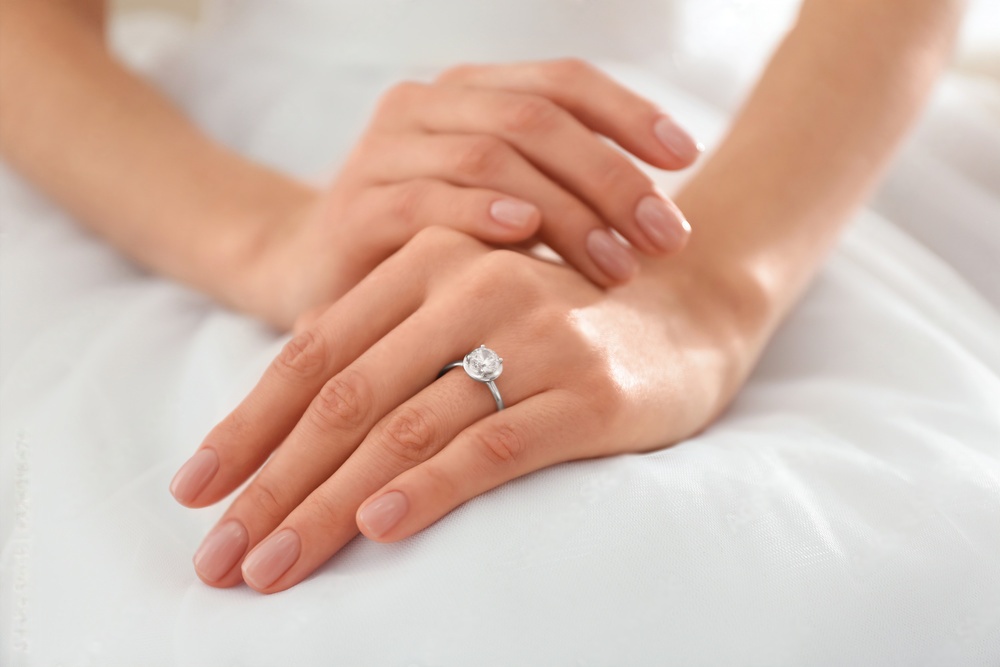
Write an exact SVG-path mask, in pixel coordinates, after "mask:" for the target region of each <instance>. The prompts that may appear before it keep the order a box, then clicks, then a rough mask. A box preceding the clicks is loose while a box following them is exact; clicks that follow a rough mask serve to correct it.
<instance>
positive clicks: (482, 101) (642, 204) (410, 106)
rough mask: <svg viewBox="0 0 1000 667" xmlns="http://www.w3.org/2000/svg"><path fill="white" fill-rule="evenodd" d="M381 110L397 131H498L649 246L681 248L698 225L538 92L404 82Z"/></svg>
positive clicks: (384, 124)
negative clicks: (405, 83)
mask: <svg viewBox="0 0 1000 667" xmlns="http://www.w3.org/2000/svg"><path fill="white" fill-rule="evenodd" d="M394 91H398V92H394V93H393V95H395V96H396V97H395V98H393V97H391V96H390V101H394V103H393V104H386V105H385V107H384V108H386V109H390V110H388V111H385V112H383V113H380V114H379V115H377V120H376V127H377V128H381V129H383V130H386V131H387V132H389V133H393V132H400V131H412V130H420V131H423V132H429V133H433V134H455V133H458V134H492V135H494V136H497V137H499V138H501V139H503V140H504V141H506V142H507V143H509V144H510V145H512V146H513V147H514V148H516V149H517V151H518V152H519V153H521V154H522V155H523V156H525V157H526V158H527V159H528V160H529V161H531V162H532V163H533V164H534V165H535V166H537V167H538V168H539V169H540V170H541V171H542V172H544V173H546V174H548V175H549V176H550V177H551V178H552V179H553V180H555V181H556V182H558V183H560V184H561V185H562V186H563V187H565V188H566V189H567V190H569V191H570V192H572V193H573V194H574V195H575V196H576V197H577V198H579V199H580V200H581V201H584V202H586V203H587V204H588V205H589V206H590V207H591V208H592V209H594V210H595V211H596V212H597V213H598V214H599V215H600V216H601V217H602V218H603V219H604V220H605V221H607V222H608V224H610V225H611V226H612V227H614V228H615V229H616V230H618V232H620V233H621V234H622V236H624V237H625V238H626V239H628V241H629V242H630V243H631V244H632V245H634V246H635V247H636V248H638V249H639V250H641V251H642V252H645V253H650V254H654V253H664V252H675V251H677V250H679V249H680V248H681V247H682V246H683V245H684V243H685V242H686V240H687V235H688V232H689V231H690V228H689V226H688V225H687V222H686V221H685V220H684V216H683V215H681V212H680V210H679V209H678V208H677V207H676V206H674V205H673V203H672V202H670V201H669V200H668V199H666V197H664V196H663V194H662V193H661V192H660V191H659V190H658V189H657V188H656V187H655V186H654V184H653V182H652V180H651V179H650V178H649V176H647V175H646V174H645V173H643V172H642V171H641V170H640V169H639V168H638V167H637V166H636V165H635V164H633V163H632V162H631V161H630V160H629V159H628V158H627V157H625V156H624V155H623V154H622V153H621V152H620V151H618V150H616V149H615V148H613V147H611V146H609V145H608V144H607V143H605V142H604V141H601V140H600V138H599V137H598V136H597V135H596V134H594V133H593V131H591V130H590V129H589V128H587V127H586V126H584V125H583V124H582V123H580V122H579V121H578V120H577V119H576V118H574V117H573V116H572V115H571V114H570V113H569V112H567V111H566V110H564V109H563V108H562V107H560V106H558V105H557V104H555V103H554V102H552V101H551V100H549V99H547V98H545V97H540V96H537V95H527V94H523V93H510V92H507V91H502V90H494V89H486V88H460V87H456V86H423V85H419V84H407V85H401V86H397V87H396V88H395V89H394Z"/></svg>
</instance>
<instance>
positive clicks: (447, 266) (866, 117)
mask: <svg viewBox="0 0 1000 667" xmlns="http://www.w3.org/2000/svg"><path fill="white" fill-rule="evenodd" d="M960 10H961V4H960V3H957V2H956V3H919V4H918V5H911V4H909V3H896V4H888V3H868V2H863V3H848V4H847V5H845V4H844V3H842V2H839V0H838V1H836V2H833V1H827V0H816V1H815V2H807V3H806V4H805V5H804V7H803V11H802V12H801V14H800V17H799V21H798V23H797V24H796V27H795V29H794V30H793V31H792V32H791V33H790V34H789V35H788V36H787V37H786V38H785V40H784V41H783V43H782V45H781V47H780V48H779V49H778V51H777V52H776V54H775V56H774V58H773V59H772V61H771V63H770V65H769V67H768V69H767V70H766V72H765V73H764V76H763V77H762V79H761V81H760V82H759V83H758V85H757V87H756V88H755V90H754V92H753V94H752V95H751V97H750V99H749V100H748V101H747V103H746V105H745V106H744V108H743V109H742V110H741V112H740V114H739V116H738V117H737V118H736V120H735V122H734V123H733V126H732V128H731V130H730V133H729V135H728V137H727V138H726V140H725V141H724V142H723V143H722V144H721V145H720V146H719V148H718V150H717V151H716V152H715V153H714V154H713V155H712V156H711V159H710V160H708V161H706V163H705V164H704V165H703V168H702V169H701V171H700V172H699V173H698V174H696V175H695V176H694V178H692V179H691V180H690V181H689V182H688V183H687V184H686V185H685V187H684V189H683V190H682V191H681V192H680V193H679V194H678V195H677V197H676V199H677V202H678V204H679V206H680V207H681V208H682V209H683V210H684V211H685V213H686V214H687V215H688V217H689V218H690V219H692V220H693V221H694V223H695V232H694V234H693V235H692V237H691V239H690V240H689V242H688V243H687V245H686V247H685V249H684V251H683V252H682V253H679V254H678V255H675V256H673V257H669V258H654V257H644V258H639V262H640V269H639V271H638V273H637V274H636V277H635V279H634V280H633V281H631V282H629V283H628V284H625V285H621V286H617V287H611V288H602V287H601V286H600V285H599V284H595V283H594V282H592V281H590V280H588V279H587V278H586V277H584V275H583V273H581V272H579V271H575V270H573V268H572V267H570V266H567V265H559V264H553V263H549V262H546V261H543V260H542V259H540V258H538V257H533V256H530V255H528V254H527V253H524V252H519V251H515V250H498V249H491V248H490V247H489V246H487V245H484V244H483V243H482V242H481V241H478V240H475V239H473V238H471V237H469V236H468V235H467V234H465V233H463V232H461V231H457V230H448V229H442V228H438V227H435V226H430V227H426V228H425V229H424V231H422V232H420V233H418V234H417V235H416V236H414V237H413V238H412V239H411V240H410V241H409V242H407V243H406V244H405V245H404V246H403V248H402V249H401V250H400V251H399V252H397V253H396V254H394V255H392V256H391V257H390V258H389V259H388V260H386V261H385V262H384V263H382V264H380V265H379V266H378V267H377V268H376V269H375V270H374V271H372V272H371V273H370V274H369V275H367V276H366V277H365V278H364V279H362V280H361V282H360V283H359V284H358V285H357V286H356V287H354V288H353V289H352V290H350V291H349V292H348V293H347V294H346V295H345V296H344V297H343V298H342V299H340V300H339V301H338V302H336V303H335V304H334V305H332V306H331V307H330V308H329V309H328V310H327V311H325V312H324V313H323V314H322V315H320V316H319V317H318V319H315V320H314V321H311V323H310V324H308V325H304V327H303V329H302V331H301V333H299V335H297V336H296V337H295V338H294V339H293V340H292V341H291V342H290V343H289V344H288V346H287V347H286V348H285V350H284V352H283V353H282V354H281V355H280V356H279V358H278V359H277V360H276V361H275V362H274V363H273V364H272V366H271V367H270V368H269V369H268V371H267V372H266V374H265V375H264V377H263V378H262V379H261V381H260V382H259V384H258V385H257V387H256V388H255V389H254V390H253V391H252V392H251V394H250V395H249V396H248V397H247V398H246V399H245V400H244V401H243V402H242V403H241V404H240V406H239V407H238V408H237V409H236V410H235V411H234V412H232V413H231V414H230V415H229V416H228V417H226V418H225V419H224V420H223V421H222V422H221V423H220V424H219V425H218V426H217V427H216V428H215V429H213V430H212V431H211V433H210V434H209V435H208V437H207V438H206V439H205V441H204V442H203V443H202V445H201V447H200V448H199V449H198V451H197V452H196V453H195V454H194V456H193V457H192V458H191V459H190V460H189V461H188V462H187V463H186V464H185V465H184V466H183V467H182V468H181V470H180V471H179V472H178V474H177V476H176V477H175V479H174V482H173V484H172V491H173V492H174V494H175V496H176V497H177V499H178V500H179V501H180V502H182V503H184V504H185V505H188V506H190V507H203V506H205V505H208V504H211V503H214V502H218V501H219V500H222V499H223V498H225V497H226V496H227V495H228V494H229V493H231V492H232V491H233V490H235V489H236V488H237V487H238V486H240V485H241V484H242V483H243V482H244V481H246V480H247V479H248V478H250V476H251V475H253V474H254V472H255V471H257V470H258V469H259V468H260V467H261V466H264V467H263V469H262V470H260V473H259V474H258V475H257V476H256V478H255V479H254V480H253V481H252V482H251V483H250V484H249V485H248V486H247V488H246V489H245V490H244V491H243V492H242V493H241V494H240V495H239V496H238V497H237V498H236V500H235V501H234V502H233V503H232V505H231V506H230V507H229V508H228V509H227V511H226V513H225V515H224V517H223V519H222V520H221V521H220V522H219V523H218V524H217V525H216V527H215V528H214V529H213V530H212V531H211V532H210V533H209V534H208V536H207V537H206V538H205V540H204V542H203V543H202V545H201V547H200V548H199V549H198V551H197V553H196V555H195V568H196V570H197V572H198V575H199V576H200V577H201V578H202V580H203V581H205V582H207V583H209V584H211V585H213V586H219V587H225V586H232V585H235V584H237V583H239V582H240V581H241V580H244V581H246V582H247V583H248V584H249V585H250V586H251V587H252V588H254V589H256V590H258V591H261V592H266V593H271V592H277V591H280V590H284V589H287V588H288V587H290V586H293V585H295V584H296V583H298V582H300V581H302V580H303V579H304V578H305V577H307V576H308V575H309V574H310V573H311V572H313V571H315V570H316V568H317V567H319V566H320V565H322V564H323V563H324V562H326V560H327V559H328V558H329V557H330V556H331V555H332V554H333V553H335V552H336V551H337V550H339V549H340V548H341V547H342V546H343V545H344V544H346V543H347V541H349V540H350V539H351V538H352V537H354V536H355V534H356V533H357V532H358V531H359V530H360V531H361V532H363V533H364V534H365V535H366V536H367V537H369V538H371V539H375V540H381V541H394V540H398V539H402V538H404V537H406V536H408V535H412V534H413V533H414V532H416V531H419V530H421V529H423V528H424V527H426V526H428V525H429V524H431V523H432V522H434V521H436V520H438V519H439V518H441V517H442V516H443V515H445V514H446V513H447V512H449V511H450V510H451V509H453V508H454V507H456V506H457V505H459V504H460V503H462V502H464V501H466V500H468V499H469V498H471V497H473V496H475V495H476V494H479V493H483V492H484V491H487V490H489V489H491V488H494V487H495V486H497V485H499V484H502V483H503V482H505V481H507V480H509V479H511V478H513V477H516V476H518V475H522V474H525V473H527V472H530V471H532V470H536V469H538V468H541V467H544V466H547V465H552V464H555V463H558V462H561V461H568V460H571V459H579V458H586V457H594V456H602V455H609V454H615V453H620V452H636V451H644V450H648V449H652V448H655V447H659V446H663V445H667V444H669V443H672V442H676V441H677V440H679V439H681V438H684V437H686V436H689V435H691V434H692V433H695V432H697V431H698V430H699V429H701V428H703V427H705V425H706V424H708V423H709V422H710V421H711V420H712V419H713V418H714V417H715V416H717V415H718V414H720V412H721V411H722V410H723V409H724V407H725V405H726V404H727V403H728V402H729V401H730V400H731V399H732V397H733V395H734V394H735V392H736V391H737V390H738V388H739V386H740V385H741V384H742V382H743V381H744V380H745V378H746V377H747V374H748V373H749V371H750V369H751V368H752V366H753V364H754V362H755V360H756V359H757V357H758V356H759V354H760V352H761V350H762V349H763V347H764V345H765V344H766V342H767V340H768V339H769V337H770V336H771V335H772V334H773V332H774V330H775V328H776V327H777V326H778V324H779V323H780V321H781V319H782V318H783V317H784V315H785V314H786V313H787V312H788V311H789V309H790V308H791V307H792V305H793V304H794V303H795V301H796V299H797V298H798V297H799V296H800V295H801V294H802V292H803V290H804V289H805V287H806V286H807V285H808V283H809V281H810V280H811V278H812V276H813V275H814V274H815V272H816V271H817V270H818V268H819V266H820V264H821V261H822V259H823V257H824V255H825V254H826V252H827V251H828V250H829V248H830V247H831V246H832V244H833V243H834V242H835V241H836V238H837V235H838V233H839V231H840V230H841V229H842V228H843V226H844V225H845V223H846V221H847V220H849V219H850V214H851V212H852V211H853V210H854V209H855V208H856V207H857V206H858V205H859V204H860V202H862V201H863V200H864V197H865V196H866V195H867V193H868V192H869V191H870V189H871V188H872V187H873V185H874V184H875V183H876V182H877V179H878V176H879V174H880V172H881V169H882V168H883V167H884V165H885V164H886V163H887V161H888V159H889V157H890V156H891V154H892V150H893V148H894V147H895V146H896V145H897V144H898V142H899V140H900V138H901V137H902V136H903V134H904V132H905V129H906V128H907V127H908V126H909V124H910V123H912V121H913V118H914V117H915V115H916V113H917V111H918V110H919V108H920V106H921V103H922V102H923V100H924V99H925V98H926V95H927V92H928V91H929V89H930V87H931V84H932V82H933V81H934V79H935V77H936V76H937V74H938V72H939V71H940V68H941V67H942V66H943V64H944V62H946V59H947V54H948V52H949V45H950V39H949V38H950V36H951V35H953V34H954V31H955V27H956V25H957V21H958V17H959V16H960V15H961V11H960ZM858 26H866V28H867V30H866V32H865V33H864V34H863V35H862V36H860V37H859V36H858V31H857V27H858ZM929 36H931V37H933V39H929ZM845 45H847V46H845ZM405 93H406V95H409V96H413V97H414V99H416V98H417V96H419V95H421V94H423V93H424V91H422V90H416V89H410V90H406V91H405ZM793 99H794V100H795V101H796V102H795V104H790V103H788V102H787V101H788V100H793ZM530 125H531V124H529V126H530ZM548 130H549V131H553V130H554V125H550V126H548ZM623 143H624V142H623ZM637 183H638V182H637ZM629 187H631V186H626V187H625V188H624V189H623V190H622V192H633V193H634V192H635V191H634V190H631V191H630V190H628V188H629ZM598 192H600V190H598ZM582 196H583V197H584V198H585V199H586V194H583V195H582ZM633 196H634V195H633ZM608 201H611V200H610V199H609V200H608ZM544 215H545V214H544V213H543V217H544ZM608 217H610V218H612V219H615V220H620V218H618V217H617V216H615V215H614V214H613V213H609V214H608ZM576 231H577V230H576V229H572V230H567V232H566V234H567V235H566V237H565V238H563V237H562V236H561V235H560V237H559V239H558V240H556V241H553V243H556V244H558V243H559V242H562V243H564V244H566V243H570V242H571V241H573V240H574V239H576V240H578V238H579V237H576V236H574V234H575V233H576ZM626 235H627V233H626ZM567 254H570V256H571V257H572V254H571V253H570V252H569V251H567ZM481 344H485V345H487V346H489V347H490V348H492V349H494V350H495V351H496V352H497V353H499V354H500V355H501V356H503V357H505V362H504V368H505V370H504V373H503V375H502V376H500V377H499V378H498V379H497V385H498V387H499V390H500V392H501V394H502V395H503V398H504V399H505V401H506V403H507V406H508V407H507V409H504V410H502V411H497V406H496V405H494V402H493V398H492V397H491V396H490V394H489V392H488V391H487V390H486V388H485V387H480V386H477V383H476V382H475V381H473V380H472V379H471V378H470V377H468V376H467V375H466V374H465V373H464V372H462V371H459V370H453V371H451V372H449V373H447V374H445V375H444V376H443V377H441V378H440V379H435V377H436V374H437V373H438V370H439V369H440V368H441V367H442V366H444V365H445V364H447V363H449V362H453V361H455V360H458V359H461V358H462V356H463V355H465V354H466V353H467V352H469V351H470V350H472V349H474V348H476V347H478V346H479V345H481ZM269 457H271V458H270V460H269V461H268V458H269ZM265 461H266V465H265Z"/></svg>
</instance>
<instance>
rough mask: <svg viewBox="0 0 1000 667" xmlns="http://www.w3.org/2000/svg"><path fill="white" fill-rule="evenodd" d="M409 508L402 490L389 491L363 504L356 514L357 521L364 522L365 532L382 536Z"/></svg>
mask: <svg viewBox="0 0 1000 667" xmlns="http://www.w3.org/2000/svg"><path fill="white" fill-rule="evenodd" d="M409 508H410V504H409V503H408V502H407V501H406V496H405V495H403V492H402V491H390V492H389V493H386V494H384V495H381V496H379V497H378V498H376V499H375V500H373V501H371V502H370V503H368V504H367V505H365V506H364V509H362V510H361V512H360V513H359V514H358V521H360V522H361V523H363V524H365V528H367V529H368V531H367V532H369V533H371V534H372V535H374V536H375V537H382V536H383V535H385V534H386V533H388V532H389V531H390V530H392V527H393V526H395V525H396V524H397V523H399V520H400V519H402V518H403V516H404V515H405V514H406V511H407V510H408V509H409Z"/></svg>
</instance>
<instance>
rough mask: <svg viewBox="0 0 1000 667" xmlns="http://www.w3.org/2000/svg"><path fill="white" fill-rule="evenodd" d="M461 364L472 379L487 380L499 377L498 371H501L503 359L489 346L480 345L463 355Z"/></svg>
mask: <svg viewBox="0 0 1000 667" xmlns="http://www.w3.org/2000/svg"><path fill="white" fill-rule="evenodd" d="M462 366H463V367H464V368H465V372H466V373H468V374H469V376H470V377H471V378H472V379H473V380H479V381H480V382H488V381H490V380H495V379H497V378H498V377H500V373H502V372H503V359H501V358H500V357H499V355H497V353H496V352H494V351H493V350H491V349H490V348H488V347H486V346H485V345H480V346H479V347H477V348H476V349H474V350H473V351H472V352H469V353H468V354H467V355H465V359H463V360H462Z"/></svg>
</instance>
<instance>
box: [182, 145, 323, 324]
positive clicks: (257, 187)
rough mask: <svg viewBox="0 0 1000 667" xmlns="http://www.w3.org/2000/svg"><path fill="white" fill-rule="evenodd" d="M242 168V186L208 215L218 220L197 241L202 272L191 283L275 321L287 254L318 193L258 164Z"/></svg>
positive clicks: (221, 199)
mask: <svg viewBox="0 0 1000 667" xmlns="http://www.w3.org/2000/svg"><path fill="white" fill-rule="evenodd" d="M241 166H242V167H243V168H242V170H241V171H242V177H241V178H239V180H238V183H239V185H238V186H237V187H236V188H235V189H234V188H233V187H230V188H228V192H226V196H225V197H217V198H215V203H214V204H213V205H212V206H211V207H210V209H209V210H208V211H206V213H205V215H206V219H207V220H211V221H212V222H211V224H206V225H205V228H206V235H205V242H204V243H199V244H197V246H198V248H199V251H198V254H197V255H196V256H195V257H194V258H193V262H192V265H193V266H194V267H196V271H197V276H194V279H193V280H191V281H190V282H193V283H194V284H195V286H197V287H199V288H200V289H202V290H204V291H206V292H208V293H209V294H210V295H211V296H213V297H214V298H216V299H218V300H219V301H221V302H222V303H224V304H226V305H228V306H230V307H232V308H234V309H236V310H240V311H243V312H247V313H251V314H253V315H256V316H259V317H263V318H264V319H267V320H268V321H272V322H273V321H274V317H273V316H272V313H271V311H272V310H273V304H274V303H275V302H277V301H280V300H281V298H282V292H283V291H284V290H283V288H282V285H281V282H280V280H279V279H280V277H281V275H282V270H281V267H280V264H281V257H283V256H284V255H285V254H287V253H286V252H285V249H286V248H287V246H288V245H289V242H290V240H291V239H292V238H294V236H295V230H296V229H297V228H298V226H299V225H300V222H301V220H302V219H303V216H304V214H303V212H304V211H306V210H307V209H309V208H310V207H311V206H312V205H313V204H314V202H315V201H316V198H317V197H318V191H317V190H315V189H314V188H312V187H309V186H307V185H304V184H302V183H299V182H297V181H295V180H293V179H291V178H288V177H286V176H284V175H283V174H279V173H277V172H272V171H270V170H267V169H264V168H262V167H260V166H258V165H255V164H251V163H245V164H243V165H241ZM229 173H230V174H232V173H233V172H232V171H230V172H229Z"/></svg>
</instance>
